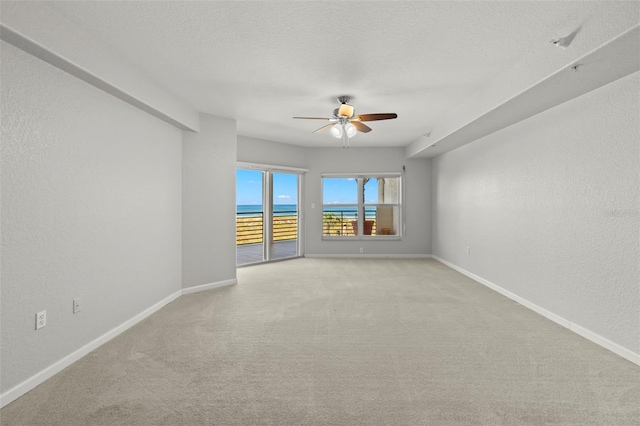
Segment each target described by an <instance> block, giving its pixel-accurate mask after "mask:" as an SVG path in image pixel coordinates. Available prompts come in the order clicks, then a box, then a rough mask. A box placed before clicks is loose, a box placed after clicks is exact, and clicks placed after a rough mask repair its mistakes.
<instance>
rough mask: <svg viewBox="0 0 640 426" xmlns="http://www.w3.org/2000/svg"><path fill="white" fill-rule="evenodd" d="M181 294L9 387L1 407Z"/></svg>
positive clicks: (166, 298)
mask: <svg viewBox="0 0 640 426" xmlns="http://www.w3.org/2000/svg"><path fill="white" fill-rule="evenodd" d="M181 295H182V291H180V290H178V291H176V292H175V293H173V294H171V295H169V296H168V297H165V298H164V299H162V300H161V301H159V302H158V303H156V304H155V305H153V306H151V307H149V308H147V309H145V310H144V311H142V312H140V313H139V314H138V315H136V316H134V317H133V318H131V319H129V320H127V321H125V322H123V323H122V324H120V325H119V326H117V327H115V328H113V329H111V330H109V331H108V332H106V333H105V334H103V335H102V336H100V337H98V338H97V339H94V340H92V341H91V342H89V343H87V344H86V345H84V346H83V347H81V348H80V349H78V350H76V351H74V352H72V353H70V354H69V355H67V356H65V357H64V358H62V359H61V360H59V361H57V362H55V363H54V364H52V365H50V366H49V367H47V368H45V369H44V370H42V371H40V372H39V373H36V374H34V375H33V376H31V377H30V378H28V379H27V380H25V381H24V382H22V383H19V384H18V385H16V386H14V387H13V388H11V389H9V390H8V391H6V392H5V393H3V394H2V395H0V408H1V407H4V406H5V405H7V404H9V403H10V402H13V401H15V400H16V399H18V398H19V397H21V396H22V395H24V394H25V393H27V392H29V391H30V390H31V389H33V388H35V387H36V386H38V385H39V384H41V383H43V382H44V381H45V380H47V379H49V378H50V377H52V376H54V375H55V374H57V373H59V372H60V371H62V370H64V369H65V368H67V367H68V366H70V365H71V364H73V363H74V362H76V361H78V360H79V359H80V358H82V357H83V356H85V355H87V354H88V353H89V352H91V351H93V350H95V349H97V348H98V347H100V346H102V345H104V344H105V343H107V342H108V341H109V340H111V339H113V338H114V337H116V336H118V335H119V334H121V333H122V332H124V331H126V330H128V329H129V328H131V327H133V326H134V325H136V324H137V323H139V322H140V321H142V320H143V319H145V318H147V317H148V316H149V315H151V314H153V313H154V312H156V311H158V310H159V309H161V308H163V307H164V306H166V305H167V304H169V303H171V302H173V301H174V300H176V299H177V298H178V297H180V296H181Z"/></svg>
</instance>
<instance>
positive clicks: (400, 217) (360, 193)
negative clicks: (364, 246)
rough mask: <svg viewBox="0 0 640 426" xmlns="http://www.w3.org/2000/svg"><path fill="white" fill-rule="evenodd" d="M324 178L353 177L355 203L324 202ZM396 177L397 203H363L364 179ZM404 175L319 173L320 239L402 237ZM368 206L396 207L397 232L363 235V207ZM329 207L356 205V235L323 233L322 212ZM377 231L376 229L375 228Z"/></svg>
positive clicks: (346, 239) (385, 238) (398, 238)
mask: <svg viewBox="0 0 640 426" xmlns="http://www.w3.org/2000/svg"><path fill="white" fill-rule="evenodd" d="M325 178H342V179H355V180H356V182H357V195H356V197H357V198H356V201H357V203H356V204H349V203H347V204H325V201H326V200H325V199H324V185H325ZM367 178H369V179H374V178H375V179H380V178H396V179H398V202H397V203H365V200H364V185H365V183H364V179H367ZM403 185H404V175H403V173H402V172H382V173H321V174H320V194H321V197H322V200H321V201H322V203H321V206H322V214H321V216H322V222H321V239H322V240H325V241H359V240H366V241H398V240H402V238H403V230H404V216H403V206H404V191H403ZM367 206H369V207H371V206H391V207H396V208H397V219H396V220H397V226H398V229H397V234H396V235H378V234H376V235H363V232H362V231H363V229H364V220H365V214H366V213H365V208H366V207H367ZM327 207H329V208H331V207H356V211H357V221H358V225H357V226H358V235H325V234H324V214H325V208H327ZM376 220H377V219H376ZM376 233H377V229H376Z"/></svg>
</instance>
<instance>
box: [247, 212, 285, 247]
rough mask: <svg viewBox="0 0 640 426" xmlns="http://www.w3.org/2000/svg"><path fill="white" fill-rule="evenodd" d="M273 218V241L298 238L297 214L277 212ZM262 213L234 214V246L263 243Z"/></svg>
mask: <svg viewBox="0 0 640 426" xmlns="http://www.w3.org/2000/svg"><path fill="white" fill-rule="evenodd" d="M276 214H277V215H278V216H273V225H272V230H273V241H285V240H295V239H297V238H298V212H297V211H295V210H289V211H279V212H277V213H276ZM263 217H264V216H263V214H262V212H239V213H236V244H237V245H242V244H255V243H262V242H263V237H262V236H263V231H264V228H263Z"/></svg>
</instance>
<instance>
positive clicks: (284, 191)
mask: <svg viewBox="0 0 640 426" xmlns="http://www.w3.org/2000/svg"><path fill="white" fill-rule="evenodd" d="M236 203H237V204H252V205H261V204H262V172H261V171H259V170H242V169H238V170H237V171H236ZM273 204H298V175H296V174H292V173H274V174H273Z"/></svg>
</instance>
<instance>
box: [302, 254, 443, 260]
mask: <svg viewBox="0 0 640 426" xmlns="http://www.w3.org/2000/svg"><path fill="white" fill-rule="evenodd" d="M304 257H309V258H317V259H430V258H431V255H430V254H366V253H365V254H358V253H356V254H305V255H304Z"/></svg>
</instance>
